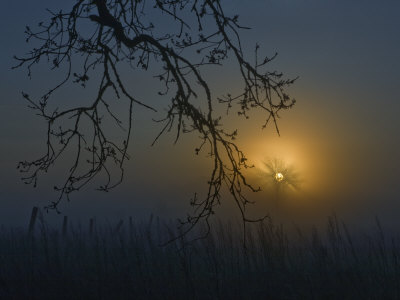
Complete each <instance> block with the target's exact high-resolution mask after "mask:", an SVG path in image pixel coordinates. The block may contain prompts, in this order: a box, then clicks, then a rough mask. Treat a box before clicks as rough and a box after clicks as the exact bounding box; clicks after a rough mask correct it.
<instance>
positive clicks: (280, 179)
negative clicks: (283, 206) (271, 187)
mask: <svg viewBox="0 0 400 300" xmlns="http://www.w3.org/2000/svg"><path fill="white" fill-rule="evenodd" d="M283 179H284V177H283V174H282V173H280V172H278V173H275V180H276V181H278V182H281V181H283Z"/></svg>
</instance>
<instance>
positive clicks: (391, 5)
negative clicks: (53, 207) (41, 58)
mask: <svg viewBox="0 0 400 300" xmlns="http://www.w3.org/2000/svg"><path fill="white" fill-rule="evenodd" d="M63 2H64V1H63ZM71 2H72V1H71ZM224 2H227V4H226V8H225V10H226V13H228V14H229V13H232V14H236V13H239V14H240V20H241V23H242V24H243V25H246V26H250V27H252V30H250V31H244V32H242V36H243V44H244V45H245V48H246V49H247V50H248V51H247V53H248V58H249V59H251V58H252V57H251V54H252V51H253V48H254V46H255V43H256V42H258V43H259V44H260V45H261V50H262V51H263V53H265V54H267V55H272V54H274V53H275V52H278V53H279V55H278V57H277V59H276V60H275V61H274V62H273V63H272V64H271V68H273V69H277V70H279V71H282V72H283V73H284V74H286V76H288V77H296V76H299V77H300V78H299V80H298V81H297V82H296V84H295V85H294V86H293V87H292V88H290V94H291V96H293V97H295V98H296V99H297V101H298V102H297V104H296V106H295V107H294V108H293V109H292V110H290V111H288V112H284V113H283V114H282V115H281V119H280V121H279V127H280V130H281V137H277V134H276V133H275V132H274V130H273V128H272V127H270V128H268V129H266V130H261V125H262V120H261V119H260V118H259V116H257V115H254V116H253V117H252V118H251V119H250V120H248V121H243V120H240V119H237V118H231V117H230V118H228V119H227V120H226V124H227V126H231V127H238V128H239V142H238V143H239V145H240V146H241V147H242V148H243V150H244V151H245V152H246V153H247V156H248V158H249V159H250V160H251V161H252V162H253V163H254V164H255V166H256V168H255V169H253V170H252V171H251V172H249V177H250V178H251V179H252V180H253V182H254V183H256V184H257V185H260V186H261V187H263V188H264V189H265V191H264V192H262V193H259V194H258V195H255V196H254V199H257V202H258V204H257V205H258V206H257V207H258V209H261V210H265V211H266V212H267V205H266V203H267V202H268V197H269V194H268V188H267V185H266V184H267V183H266V180H265V178H264V177H263V173H262V166H263V162H264V161H265V160H266V159H268V158H274V157H278V158H280V159H282V160H283V161H285V163H287V164H290V165H292V166H293V167H294V168H295V169H296V170H297V171H298V173H299V174H300V175H301V177H302V179H303V185H302V190H301V192H298V193H297V194H293V195H292V196H293V197H292V198H293V199H295V200H294V201H296V203H293V206H292V207H293V208H294V207H295V208H296V210H297V209H298V208H302V210H303V211H312V212H313V214H314V215H318V216H323V217H325V216H326V214H328V213H330V212H332V211H333V210H336V211H340V212H341V213H342V214H343V215H346V216H348V217H350V218H353V219H357V220H364V218H365V219H367V218H370V219H371V218H373V217H374V216H375V215H379V216H383V219H384V220H385V222H387V223H388V224H390V226H400V223H396V218H397V211H398V210H399V209H400V205H399V200H400V187H399V183H398V180H399V178H400V176H399V173H400V158H399V156H398V155H399V153H400V138H399V136H400V120H399V114H400V96H399V92H398V86H399V78H400V76H399V70H400V59H399V58H400V56H399V53H400V34H399V28H400V18H399V17H398V16H399V13H400V3H399V1H395V0H392V1H389V0H384V1H377V0H376V1H369V0H354V1H348V0H347V1H344V0H342V1H338V0H330V1H328V0H326V1H321V0H301V1H300V0H298V1H295V0H268V1H258V0H254V1H239V0H233V1H224ZM35 3H36V4H35ZM37 3H38V4H37ZM60 3H61V1H60ZM57 5H58V4H57V3H56V2H55V1H49V0H46V1H27V0H24V1H18V2H11V1H9V2H8V3H7V5H6V6H5V7H4V9H3V10H2V11H1V12H0V14H1V15H0V22H1V24H0V30H1V36H2V37H3V42H2V43H1V46H0V47H1V48H0V76H1V80H0V90H1V95H2V96H1V101H0V142H1V148H0V166H1V168H0V186H1V189H0V224H13V225H17V224H25V223H26V221H27V220H28V217H29V213H30V210H31V208H32V206H34V205H36V206H44V205H46V204H47V203H48V202H49V201H51V200H52V199H54V197H56V196H57V195H56V194H54V193H53V191H52V188H51V187H52V186H53V185H54V183H56V182H57V180H59V177H57V176H58V175H57V174H60V173H61V172H62V171H61V170H55V171H54V174H55V175H54V176H49V177H50V178H49V177H47V178H45V177H43V178H42V181H40V182H39V187H38V188H36V189H33V188H32V187H30V186H25V185H24V184H23V183H22V182H21V181H20V179H19V178H20V174H19V173H17V171H16V169H15V167H16V164H17V162H18V161H19V160H24V159H33V158H35V157H37V156H39V155H40V154H41V150H43V147H44V135H43V133H44V123H43V122H42V121H41V120H40V119H39V118H37V117H35V116H34V114H33V113H32V112H31V111H30V110H29V109H28V108H26V103H25V102H24V100H23V99H22V97H21V91H22V90H24V91H26V92H29V93H32V94H35V93H36V94H37V95H39V94H40V91H41V90H42V89H45V87H46V86H47V85H48V83H49V82H51V76H48V77H46V76H44V75H43V76H42V75H40V76H38V77H36V78H35V77H34V79H33V80H32V81H30V80H28V79H27V77H26V71H25V70H23V69H19V70H11V69H10V67H11V66H12V65H13V60H12V56H13V55H14V54H19V55H21V54H23V53H25V52H27V51H28V49H29V45H27V44H26V43H25V40H24V33H23V32H24V28H25V25H34V24H36V23H37V22H39V21H41V20H42V19H43V18H45V16H46V12H45V8H46V7H51V8H56V7H57ZM64 5H65V2H64ZM232 70H235V69H234V66H233V65H228V66H227V67H226V68H220V69H218V72H215V73H211V74H210V75H209V80H210V84H211V87H212V91H213V94H214V96H215V97H217V96H220V95H221V94H222V93H224V92H229V91H231V90H234V89H235V88H236V85H235V84H236V82H237V78H236V77H235V76H234V75H232V74H233V73H234V72H232ZM138 80H142V81H141V82H140V84H141V85H142V86H144V87H147V86H148V87H149V88H148V90H149V91H148V93H146V92H144V93H143V97H146V96H148V97H152V94H151V93H152V92H154V91H150V90H151V85H150V83H148V82H147V81H146V80H145V79H141V78H139V79H138ZM145 90H146V89H145ZM63 97H65V98H67V95H60V98H63ZM151 117H152V116H151V114H149V113H145V112H142V113H141V114H140V116H139V117H138V118H137V119H136V122H137V123H136V124H137V125H138V126H137V128H138V129H137V130H136V132H135V135H134V137H135V141H134V143H133V145H134V147H135V148H132V149H131V154H132V157H133V158H132V160H130V161H128V165H127V176H126V178H125V181H124V183H123V184H122V185H121V186H120V187H119V188H117V189H116V190H114V191H113V192H111V193H108V194H102V193H100V192H96V191H93V187H92V188H87V189H86V190H85V191H83V192H80V193H79V194H75V195H73V196H72V201H71V202H70V203H67V204H66V205H63V206H62V207H61V210H62V212H63V213H65V214H68V215H74V216H76V217H77V218H80V219H83V220H84V219H85V218H87V217H89V216H90V217H91V216H98V217H102V218H108V219H110V220H112V219H115V218H121V217H126V216H128V215H133V216H137V217H140V216H148V215H149V214H150V213H155V214H157V215H161V216H168V217H170V216H184V215H185V211H186V210H187V208H188V201H189V198H190V197H191V196H192V194H193V192H195V191H200V192H201V191H202V189H204V187H205V186H204V183H205V182H206V180H207V174H208V173H207V169H206V168H205V167H204V165H207V163H204V162H205V159H203V158H201V157H200V158H198V157H196V156H195V155H194V151H193V149H194V145H193V138H192V137H185V136H184V137H183V139H181V140H180V142H179V143H178V144H177V145H173V136H172V135H170V136H165V137H164V138H162V139H161V141H160V142H159V143H158V144H157V145H156V146H154V147H150V144H151V142H152V139H153V138H154V136H155V134H156V133H157V128H156V127H155V126H154V124H152V123H151V122H145V120H146V118H151ZM229 202H230V199H224V203H223V205H225V206H223V207H222V209H224V207H226V209H227V210H229V209H231V208H230V205H229ZM292 202H293V201H292Z"/></svg>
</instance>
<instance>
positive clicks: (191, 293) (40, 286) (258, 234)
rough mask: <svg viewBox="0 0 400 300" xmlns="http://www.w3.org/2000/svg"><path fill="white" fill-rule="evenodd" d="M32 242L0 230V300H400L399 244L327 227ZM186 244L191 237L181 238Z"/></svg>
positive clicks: (138, 229)
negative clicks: (195, 237) (193, 237)
mask: <svg viewBox="0 0 400 300" xmlns="http://www.w3.org/2000/svg"><path fill="white" fill-rule="evenodd" d="M37 225H38V226H37V227H36V228H35V231H34V232H32V233H31V234H30V233H29V232H28V231H26V230H22V229H12V228H4V227H2V228H1V230H0V299H399V298H400V282H399V280H400V268H399V263H400V261H399V259H400V243H399V240H398V239H397V238H396V237H387V236H386V235H385V234H384V232H383V230H382V229H381V227H380V224H379V222H377V231H376V232H377V234H374V235H372V236H368V235H362V236H361V235H360V236H357V237H353V236H351V234H350V233H349V230H348V229H347V227H346V226H345V225H344V224H343V223H341V222H339V221H338V220H337V219H336V218H335V217H331V218H329V220H328V223H327V226H326V228H324V229H323V230H321V229H320V230H317V229H316V228H314V229H313V230H312V231H311V232H303V231H301V230H300V229H299V230H297V231H296V233H290V234H289V233H288V231H287V230H285V229H284V228H283V226H276V225H274V224H273V223H270V222H265V223H262V224H258V225H256V226H254V227H253V228H252V230H249V232H248V233H247V241H246V245H247V248H244V247H243V243H242V235H241V233H240V230H237V229H236V228H235V226H233V225H231V224H228V223H224V224H222V223H217V224H215V225H214V226H213V229H212V232H211V233H210V234H209V236H208V237H207V238H205V239H201V240H197V241H195V242H193V243H190V244H187V243H186V242H185V240H183V239H180V240H176V241H174V242H172V243H170V244H168V245H167V246H164V247H160V246H159V244H160V243H162V242H163V241H165V239H166V238H168V236H169V234H170V232H169V231H168V230H167V229H166V227H165V226H164V224H163V223H162V222H161V221H160V220H158V219H156V220H152V221H149V222H147V223H145V222H141V223H139V222H138V223H130V224H128V225H122V226H121V224H119V230H118V231H117V230H116V229H115V228H114V229H112V228H111V227H110V226H108V227H106V226H103V227H100V226H94V228H93V225H92V231H91V232H90V230H87V231H86V230H83V229H82V228H81V227H79V226H78V227H74V226H71V227H68V232H67V233H66V235H64V234H63V233H62V231H60V230H55V229H52V228H50V227H49V226H48V225H47V224H46V222H45V221H44V220H43V219H41V220H40V222H39V224H37ZM188 238H189V237H188Z"/></svg>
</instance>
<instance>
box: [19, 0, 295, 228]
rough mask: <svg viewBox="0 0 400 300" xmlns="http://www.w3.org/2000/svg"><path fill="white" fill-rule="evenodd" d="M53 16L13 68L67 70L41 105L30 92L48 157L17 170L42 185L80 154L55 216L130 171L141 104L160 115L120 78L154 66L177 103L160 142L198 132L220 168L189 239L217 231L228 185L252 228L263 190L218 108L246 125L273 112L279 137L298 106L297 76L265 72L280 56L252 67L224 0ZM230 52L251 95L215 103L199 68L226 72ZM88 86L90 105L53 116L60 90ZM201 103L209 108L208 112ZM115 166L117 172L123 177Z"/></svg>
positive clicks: (75, 9) (79, 9)
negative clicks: (70, 154) (66, 157)
mask: <svg viewBox="0 0 400 300" xmlns="http://www.w3.org/2000/svg"><path fill="white" fill-rule="evenodd" d="M49 13H50V17H49V20H47V21H45V22H41V23H39V24H38V26H37V29H35V30H33V29H31V28H30V27H28V26H27V27H26V31H25V33H26V35H27V41H28V42H34V43H39V45H40V46H39V47H35V48H32V50H31V51H30V52H29V53H28V54H27V55H26V56H21V57H15V59H16V61H17V63H16V65H15V68H19V67H26V68H27V70H28V76H32V69H33V67H34V66H35V65H37V64H39V63H41V61H43V60H45V61H47V62H49V64H50V69H52V70H53V69H60V70H64V71H65V76H64V79H63V80H62V81H61V82H60V83H59V84H57V85H56V86H54V87H51V88H50V89H49V90H48V91H47V92H46V93H45V94H44V95H43V96H41V98H40V99H38V100H35V99H33V98H32V97H31V96H30V95H28V94H27V93H25V92H23V93H22V95H23V97H24V98H25V99H26V100H27V101H28V103H29V107H30V108H31V109H32V110H34V111H35V112H36V113H37V114H38V115H39V116H41V117H42V118H43V119H44V120H45V121H46V123H47V137H46V138H47V141H46V145H47V151H46V152H45V154H44V155H43V156H42V157H40V158H38V159H36V160H33V161H22V162H20V163H19V165H18V168H19V169H20V171H21V172H23V173H24V174H26V175H25V176H24V177H23V180H24V181H25V182H26V183H31V184H33V185H35V186H36V183H37V179H38V177H39V176H40V175H41V174H42V173H45V172H47V171H48V169H49V168H50V167H51V166H53V165H54V164H55V163H56V162H57V161H58V160H59V158H60V156H61V155H62V154H63V153H65V152H66V151H67V149H74V151H75V158H74V161H73V162H72V164H71V167H70V168H69V169H68V170H67V174H68V175H67V177H66V179H65V181H64V182H63V184H61V185H60V186H56V187H55V189H56V190H57V191H58V192H59V197H58V198H57V199H56V200H55V201H52V202H51V203H50V204H49V205H48V206H47V208H48V209H56V210H57V211H58V205H59V203H60V202H61V201H62V200H63V199H65V198H67V199H69V196H70V194H71V193H72V192H75V191H79V190H80V189H82V187H84V186H85V185H86V184H88V183H89V182H90V181H92V180H93V179H94V178H95V177H97V176H99V175H100V174H105V176H106V182H105V184H103V185H101V186H100V187H99V190H102V191H109V190H110V189H112V188H114V187H116V186H117V185H118V184H120V183H121V182H122V180H123V177H124V164H125V161H126V160H127V159H129V155H128V152H127V151H128V147H129V144H130V140H131V132H132V118H133V115H134V109H133V108H134V105H137V106H142V107H145V108H146V109H149V110H151V111H155V112H156V111H157V110H156V108H155V107H153V106H152V105H150V104H149V103H148V102H146V101H142V100H138V98H137V97H136V96H135V95H134V93H132V92H130V90H129V89H128V88H127V80H126V78H125V76H123V73H122V72H121V69H122V67H123V66H125V65H127V66H130V67H131V68H132V69H134V70H138V69H140V70H142V71H143V72H148V71H149V68H150V67H152V68H158V70H159V72H158V75H157V76H155V77H156V80H157V81H159V82H161V83H162V85H163V91H162V92H159V94H160V95H161V96H163V97H164V98H165V99H169V100H170V101H169V103H168V109H167V110H166V114H165V116H164V117H163V118H162V119H160V120H157V121H156V122H157V123H162V124H163V125H162V126H161V130H160V132H159V134H158V135H157V136H156V137H155V139H154V142H153V144H154V143H156V142H157V140H158V138H159V137H160V136H161V135H163V134H165V133H166V132H174V133H175V140H174V141H175V143H176V142H177V141H178V140H179V138H180V137H181V134H184V133H189V132H195V133H197V134H199V136H200V141H199V145H198V146H197V147H196V148H195V154H199V153H204V152H206V153H207V154H208V155H209V157H210V158H211V159H212V162H213V165H212V169H211V170H210V177H209V180H208V188H207V194H206V196H205V197H203V198H199V197H197V194H195V197H194V198H193V199H192V200H191V205H192V206H193V207H194V210H193V212H192V213H191V214H190V215H189V216H188V217H187V218H186V219H185V220H182V221H181V226H182V228H184V229H183V230H182V231H181V232H182V234H186V233H187V232H188V231H190V230H191V229H192V228H193V227H194V226H196V224H198V223H199V222H201V221H204V222H205V223H206V224H207V226H208V228H209V218H210V217H211V216H212V215H213V214H214V208H215V206H216V205H219V204H220V198H221V188H222V187H223V186H226V187H227V188H228V190H229V192H230V194H231V195H232V197H233V200H234V201H235V203H236V205H237V207H238V209H239V211H240V214H241V216H242V219H243V221H244V224H245V223H246V222H252V221H260V220H262V219H263V218H260V219H254V220H253V219H249V218H248V217H247V216H246V213H245V208H246V205H247V204H249V203H251V202H250V201H249V200H248V199H247V198H246V197H245V195H244V190H245V189H247V190H250V191H254V192H256V191H258V190H259V189H258V188H255V187H253V186H252V185H251V184H250V183H249V182H248V181H247V180H246V177H245V175H244V174H243V170H244V169H246V168H248V167H251V166H250V165H248V163H247V158H246V156H245V154H244V153H243V152H242V151H241V150H240V149H239V148H238V146H237V145H236V144H235V139H236V137H237V130H234V131H233V132H228V131H227V130H226V129H224V127H223V126H222V124H221V116H220V115H218V113H217V111H216V110H215V106H216V105H217V104H223V105H226V107H227V111H228V112H229V111H230V110H232V109H237V113H238V115H239V116H242V117H245V118H246V119H247V118H249V117H248V112H249V111H250V110H262V111H264V113H265V122H264V124H263V125H262V126H263V127H266V126H267V125H268V124H269V123H270V122H272V123H273V124H274V126H275V128H276V130H277V132H278V134H279V130H278V126H277V118H278V117H279V115H278V113H279V112H280V111H281V110H285V109H288V108H291V107H292V106H293V105H294V104H295V100H294V99H292V98H291V97H289V96H288V95H287V93H286V92H285V88H286V87H287V86H289V85H291V84H293V82H294V81H295V80H296V78H295V79H285V78H284V77H283V75H282V73H278V72H276V71H274V72H270V71H267V70H266V66H267V65H268V63H269V62H270V61H271V60H273V59H274V58H275V57H276V55H274V56H273V57H265V58H264V59H262V60H260V61H259V53H258V52H259V46H258V45H256V47H255V58H256V59H255V63H254V64H252V63H250V62H249V61H248V60H246V58H245V55H244V53H243V49H242V45H241V39H240V31H242V30H247V29H248V28H247V27H244V26H242V25H240V23H239V21H238V16H237V15H235V16H228V15H226V14H225V13H224V10H223V7H222V5H221V1H219V0H173V1H171V0H155V1H149V0H141V1H139V0H126V1H121V0H107V1H106V0H92V1H88V0H79V1H75V3H74V4H73V6H72V8H71V9H70V10H69V11H67V12H63V11H59V12H52V11H50V10H49ZM157 14H158V15H162V16H164V17H166V18H169V19H168V22H169V24H171V28H172V29H171V30H170V31H169V32H167V33H165V32H163V31H165V28H160V25H155V23H153V22H152V19H151V17H152V16H153V15H155V16H158V15H157ZM172 25H174V26H175V27H173V26H172ZM189 50H191V51H193V50H194V51H195V53H196V57H195V58H187V57H185V53H186V51H189ZM231 54H232V57H233V58H234V60H235V61H236V63H237V65H238V67H239V75H240V76H241V79H242V84H243V88H242V90H241V92H240V93H238V94H237V95H231V94H227V95H225V96H223V97H220V98H216V97H215V96H213V94H212V92H211V90H210V87H209V84H208V82H207V80H206V79H205V78H204V77H203V75H202V72H201V70H202V69H203V68H204V67H205V66H209V65H218V66H222V65H223V62H224V61H225V60H226V59H227V58H228V55H231ZM189 57H192V56H189ZM82 62H83V63H82ZM78 70H79V71H78ZM89 81H95V82H97V85H98V88H97V92H96V93H95V94H94V95H93V99H92V101H91V104H89V105H87V106H76V107H72V108H68V109H65V110H59V109H52V108H50V105H49V100H50V99H51V98H52V96H54V94H55V91H56V90H58V89H60V88H61V87H63V86H65V85H67V84H70V83H75V84H79V85H81V86H82V87H86V85H87V83H88V82H89ZM130 84H132V83H130ZM133 84H135V83H133ZM106 94H108V95H109V94H112V95H114V96H113V97H112V98H113V99H115V98H117V99H121V100H124V101H125V103H126V105H127V109H126V111H127V114H128V116H127V121H125V122H123V121H122V116H120V115H118V114H115V113H113V112H112V109H111V101H110V100H109V99H108V98H109V97H106ZM203 94H204V96H200V95H203ZM203 98H204V99H203ZM201 101H204V103H205V105H203V107H202V106H201ZM103 112H105V113H104V114H105V115H107V116H108V117H109V118H111V120H113V122H115V124H116V125H118V126H119V128H120V129H121V134H124V136H125V137H124V139H123V141H122V143H118V142H117V141H116V140H115V139H113V137H112V136H110V135H109V134H107V132H106V124H105V122H102V121H103V119H104V116H103ZM88 124H90V127H88ZM87 128H91V130H92V133H91V134H87V133H86V132H85V130H87ZM110 164H111V165H116V166H117V167H118V170H119V171H118V173H117V174H115V170H114V168H112V167H110Z"/></svg>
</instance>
